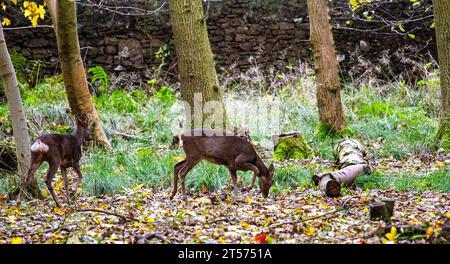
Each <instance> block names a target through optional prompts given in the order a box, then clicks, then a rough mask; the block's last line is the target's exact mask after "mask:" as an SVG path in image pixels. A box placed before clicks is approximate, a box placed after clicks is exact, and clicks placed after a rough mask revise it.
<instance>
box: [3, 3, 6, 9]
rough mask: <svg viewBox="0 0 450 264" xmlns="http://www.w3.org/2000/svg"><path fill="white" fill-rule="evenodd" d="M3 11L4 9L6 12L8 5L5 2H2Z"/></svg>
mask: <svg viewBox="0 0 450 264" xmlns="http://www.w3.org/2000/svg"><path fill="white" fill-rule="evenodd" d="M2 9H3V11H6V5H5V3H3V2H2Z"/></svg>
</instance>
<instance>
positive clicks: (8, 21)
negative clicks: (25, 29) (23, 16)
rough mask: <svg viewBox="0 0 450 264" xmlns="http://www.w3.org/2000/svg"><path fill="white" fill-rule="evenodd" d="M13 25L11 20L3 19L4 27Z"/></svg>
mask: <svg viewBox="0 0 450 264" xmlns="http://www.w3.org/2000/svg"><path fill="white" fill-rule="evenodd" d="M10 25H11V20H9V19H8V18H6V17H5V18H3V21H2V26H10Z"/></svg>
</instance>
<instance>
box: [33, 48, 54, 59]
mask: <svg viewBox="0 0 450 264" xmlns="http://www.w3.org/2000/svg"><path fill="white" fill-rule="evenodd" d="M31 54H32V56H33V59H38V60H45V59H47V57H48V56H49V55H50V50H48V49H46V48H34V49H32V50H31Z"/></svg>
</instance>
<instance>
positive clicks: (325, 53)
mask: <svg viewBox="0 0 450 264" xmlns="http://www.w3.org/2000/svg"><path fill="white" fill-rule="evenodd" d="M308 13H309V23H310V31H311V45H312V47H313V53H314V58H315V63H316V64H315V70H316V82H317V93H316V94H317V105H318V108H319V116H320V122H321V123H322V125H324V126H325V127H326V128H327V129H331V130H333V131H336V132H339V131H341V130H342V129H343V128H344V126H345V117H344V112H343V110H342V102H341V87H340V80H339V75H338V63H337V59H336V51H335V47H334V40H333V33H332V31H331V24H330V21H329V16H328V1H327V0H308Z"/></svg>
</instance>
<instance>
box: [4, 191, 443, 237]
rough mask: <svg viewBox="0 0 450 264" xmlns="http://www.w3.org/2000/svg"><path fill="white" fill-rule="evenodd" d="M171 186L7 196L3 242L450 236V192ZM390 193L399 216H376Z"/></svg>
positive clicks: (396, 214) (396, 213) (389, 196)
mask: <svg viewBox="0 0 450 264" xmlns="http://www.w3.org/2000/svg"><path fill="white" fill-rule="evenodd" d="M168 192H169V190H151V189H145V188H144V187H142V186H137V187H136V188H134V189H132V190H129V192H128V194H127V195H116V196H107V197H102V198H96V197H79V198H78V199H77V201H76V204H75V205H74V206H73V207H72V208H69V207H63V208H54V207H53V201H51V200H50V199H47V200H46V201H31V202H27V203H22V204H16V203H15V202H7V201H6V200H5V199H4V198H3V200H2V201H0V243H442V242H444V243H447V242H448V241H447V240H445V238H444V237H443V236H441V235H439V233H440V230H441V226H443V225H445V224H449V222H450V194H449V193H434V192H422V193H418V192H395V191H380V190H369V191H362V190H349V191H346V195H345V196H343V197H341V198H337V199H331V198H325V197H324V196H323V195H322V193H321V192H320V191H319V190H318V189H316V188H307V189H305V188H297V189H295V188H293V189H291V190H290V191H289V192H287V193H286V194H280V195H271V196H270V197H269V198H268V199H263V198H262V197H261V195H259V194H258V193H257V191H256V190H252V191H251V192H241V194H240V197H241V201H238V202H235V203H233V202H232V200H231V198H230V194H231V192H230V190H229V189H226V190H220V191H218V192H209V191H208V190H206V189H205V190H203V191H202V192H200V193H197V194H196V193H191V194H189V204H188V205H185V204H184V203H183V202H182V201H181V199H180V198H181V197H180V196H179V195H177V196H176V198H175V199H174V200H173V201H170V200H169V199H168V196H169V193H168ZM60 197H61V195H60ZM385 198H390V199H394V200H395V201H396V203H395V214H394V216H393V218H392V222H391V223H390V224H386V223H383V222H381V221H370V220H369V212H368V204H369V203H371V202H373V201H378V200H382V199H385ZM74 208H76V209H74ZM392 227H394V228H392ZM146 234H147V236H146V238H147V239H146V238H143V236H144V235H146Z"/></svg>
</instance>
